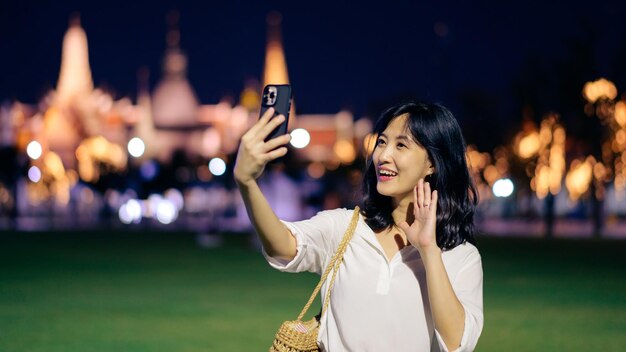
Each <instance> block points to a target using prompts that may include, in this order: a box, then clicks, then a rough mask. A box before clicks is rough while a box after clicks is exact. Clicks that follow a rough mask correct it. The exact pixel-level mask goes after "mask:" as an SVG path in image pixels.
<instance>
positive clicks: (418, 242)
mask: <svg viewBox="0 0 626 352" xmlns="http://www.w3.org/2000/svg"><path fill="white" fill-rule="evenodd" d="M437 199H438V194H437V191H436V190H435V191H432V192H431V190H430V184H429V183H428V182H424V180H423V179H420V180H419V181H418V182H417V185H416V186H415V187H414V188H413V204H414V207H413V216H414V217H415V220H414V221H413V223H412V224H411V225H409V224H408V223H407V222H406V221H404V222H402V223H400V224H399V226H400V228H401V229H402V230H403V231H404V233H405V235H406V237H407V240H408V241H409V242H410V243H411V244H412V245H413V246H415V248H417V249H418V251H419V252H420V256H421V257H422V262H423V263H424V268H425V270H426V281H427V285H428V298H429V301H430V310H431V313H432V316H433V323H434V324H435V329H436V330H437V331H438V332H439V334H440V335H441V337H442V338H443V340H444V342H445V344H446V347H447V348H448V350H455V349H456V348H457V347H459V345H460V344H461V339H462V337H463V331H464V328H465V310H464V309H463V305H462V304H461V302H460V301H459V299H458V297H457V296H456V294H455V293H454V290H453V289H452V284H451V283H450V279H449V278H448V274H447V272H446V268H445V267H444V265H443V259H442V258H441V249H440V248H439V247H438V246H437V236H436V232H435V230H436V227H437Z"/></svg>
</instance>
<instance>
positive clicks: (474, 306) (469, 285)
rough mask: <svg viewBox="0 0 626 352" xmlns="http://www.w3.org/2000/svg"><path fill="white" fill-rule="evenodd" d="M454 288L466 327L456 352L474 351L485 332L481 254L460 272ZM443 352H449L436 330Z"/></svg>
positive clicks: (469, 260)
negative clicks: (461, 307) (461, 306)
mask: <svg viewBox="0 0 626 352" xmlns="http://www.w3.org/2000/svg"><path fill="white" fill-rule="evenodd" d="M452 288H453V289H454V292H455V293H456V296H457V298H458V299H459V301H460V302H461V304H462V305H463V310H464V311H465V326H464V328H463V336H462V337H461V344H460V345H459V347H457V348H456V349H455V350H454V352H468V351H473V350H474V349H475V348H476V344H478V338H479V337H480V334H481V332H482V330H483V323H484V317H483V268H482V261H481V258H480V254H479V253H478V251H477V250H476V251H475V252H473V253H472V254H471V255H470V256H469V258H468V260H467V263H466V264H465V265H464V266H463V267H462V268H461V269H460V270H459V273H458V274H457V276H456V278H455V280H454V282H453V283H452ZM435 336H436V337H437V341H438V342H439V347H440V348H441V351H445V352H448V348H447V347H446V344H445V342H444V341H443V338H442V337H441V335H440V334H439V332H438V331H437V330H436V329H435Z"/></svg>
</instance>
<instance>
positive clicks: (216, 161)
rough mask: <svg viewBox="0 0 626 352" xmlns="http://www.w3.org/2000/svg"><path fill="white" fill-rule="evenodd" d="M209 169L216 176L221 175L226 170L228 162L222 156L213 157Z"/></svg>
mask: <svg viewBox="0 0 626 352" xmlns="http://www.w3.org/2000/svg"><path fill="white" fill-rule="evenodd" d="M209 171H211V173H212V174H213V175H214V176H221V175H223V174H224V172H226V162H225V161H224V160H222V159H220V158H213V159H211V161H209Z"/></svg>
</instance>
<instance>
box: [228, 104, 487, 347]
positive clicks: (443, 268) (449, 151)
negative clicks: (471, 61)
mask: <svg viewBox="0 0 626 352" xmlns="http://www.w3.org/2000/svg"><path fill="white" fill-rule="evenodd" d="M271 114H273V111H268V112H267V113H266V114H265V115H264V116H262V118H261V119H259V121H258V122H257V123H256V124H255V125H254V126H253V127H252V128H251V129H250V130H249V131H248V132H247V133H246V134H245V135H244V136H243V138H242V143H241V145H240V148H239V153H238V156H237V163H236V166H235V172H234V173H235V179H236V181H237V184H238V186H239V189H240V191H241V194H242V196H243V199H244V202H245V204H246V209H247V211H248V215H249V217H250V219H251V221H252V224H253V225H254V227H255V230H256V232H257V234H258V235H259V237H260V239H261V241H262V243H263V248H264V255H265V256H266V258H267V260H268V262H269V263H270V265H271V266H273V267H274V268H277V269H279V270H282V271H288V272H300V271H312V272H317V273H320V272H323V270H324V268H325V267H326V265H327V264H328V262H329V260H330V257H331V256H332V254H333V253H334V251H335V249H336V248H337V246H338V244H339V242H340V241H341V238H342V236H343V234H344V232H345V230H346V228H347V227H348V223H349V222H350V218H351V215H352V211H351V210H347V209H335V210H328V211H322V212H320V213H318V214H317V215H316V216H314V217H313V218H311V219H309V220H304V221H299V222H285V221H282V222H281V221H280V220H279V219H278V218H277V217H276V215H274V212H273V211H272V209H271V208H270V206H269V205H268V203H267V201H266V200H265V198H264V197H263V194H262V193H261V192H260V190H259V188H258V186H257V184H256V181H255V180H256V179H257V178H258V177H259V176H260V175H261V173H262V171H263V168H264V166H265V164H266V163H267V162H268V161H270V160H274V159H276V158H279V157H281V156H283V155H285V154H286V153H287V148H286V147H284V146H283V145H284V144H286V143H288V142H289V140H290V137H289V135H284V136H280V137H276V138H275V139H273V140H270V141H268V142H267V143H264V142H263V140H264V138H265V136H267V135H268V134H269V133H270V132H271V131H272V130H273V129H274V128H275V127H276V126H277V125H278V124H279V123H280V122H281V121H282V119H284V117H282V118H281V117H279V118H275V119H271V120H270V116H271ZM374 133H375V135H376V136H377V140H376V145H375V147H374V150H373V153H372V155H371V157H370V158H368V162H367V166H366V171H365V175H364V184H363V191H364V192H363V193H364V194H363V196H364V199H363V203H362V206H361V208H362V211H361V218H360V219H359V223H358V225H357V228H356V230H355V234H354V237H353V238H352V240H351V241H350V244H349V247H348V249H347V250H346V252H345V254H344V260H343V264H342V266H341V267H340V269H339V272H338V274H337V278H336V281H335V284H334V286H333V288H332V293H331V300H330V307H329V309H328V310H327V311H326V314H325V316H323V317H322V320H321V324H320V332H319V336H318V342H319V344H320V347H321V348H322V349H323V350H327V351H331V352H334V351H344V350H345V351H453V350H456V351H472V350H473V349H474V348H475V346H476V343H477V342H478V338H479V336H480V333H481V331H482V327H483V309H482V307H483V304H482V264H481V258H480V254H479V253H478V250H477V249H476V247H475V246H474V245H473V244H474V225H473V216H474V209H475V206H476V202H477V199H476V191H475V188H474V186H473V185H472V182H471V179H470V176H469V172H468V169H467V164H466V159H465V142H464V140H463V137H462V134H461V130H460V128H459V125H458V124H457V122H456V120H455V119H454V117H453V116H452V114H451V113H450V111H448V110H447V109H446V108H444V107H443V106H441V105H437V104H426V103H406V104H400V105H397V106H394V107H392V108H390V109H388V110H387V111H386V112H384V113H383V114H382V116H381V117H380V118H379V120H378V121H377V123H376V126H375V128H374ZM321 292H322V293H323V294H324V293H325V292H326V288H322V290H321ZM322 299H323V298H322Z"/></svg>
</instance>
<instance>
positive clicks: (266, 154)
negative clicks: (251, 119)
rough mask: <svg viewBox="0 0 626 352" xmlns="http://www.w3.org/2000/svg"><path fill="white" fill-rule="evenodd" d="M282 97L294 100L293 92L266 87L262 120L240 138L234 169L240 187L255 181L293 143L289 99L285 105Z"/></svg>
mask: <svg viewBox="0 0 626 352" xmlns="http://www.w3.org/2000/svg"><path fill="white" fill-rule="evenodd" d="M287 87H288V86H287ZM281 89H283V90H281ZM281 92H282V93H281ZM265 93H267V97H266V96H265ZM281 96H283V97H284V98H286V97H288V98H291V90H290V89H288V90H286V91H285V90H284V88H276V89H275V90H274V89H268V88H267V87H266V89H264V98H263V107H262V109H261V117H260V118H259V120H258V121H257V122H256V123H255V124H254V125H253V126H252V127H251V128H250V129H249V130H248V132H246V133H245V134H244V135H243V136H242V137H241V143H240V144H239V151H238V152H237V162H236V163H235V169H234V176H235V180H236V181H237V183H238V184H248V183H249V182H251V181H254V180H256V179H257V178H259V177H260V176H261V174H262V173H263V169H264V168H265V165H267V163H269V162H271V161H273V160H276V159H278V158H280V157H283V156H285V154H287V147H286V146H285V144H287V143H289V141H290V140H291V136H290V135H289V134H287V120H288V117H289V108H290V102H289V100H290V99H286V102H285V100H281V98H280V97H281ZM279 108H280V111H279V110H278V109H279ZM272 136H274V137H272ZM261 141H263V142H261Z"/></svg>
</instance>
